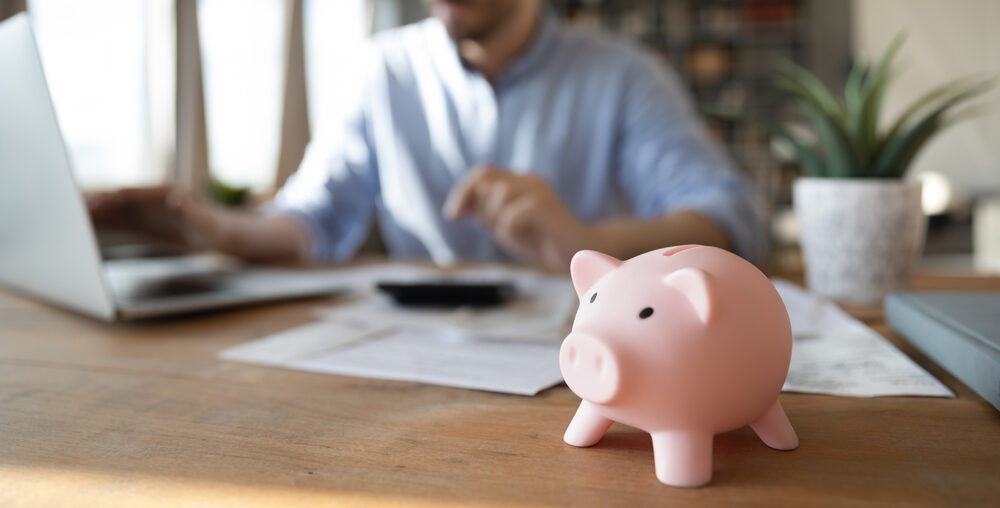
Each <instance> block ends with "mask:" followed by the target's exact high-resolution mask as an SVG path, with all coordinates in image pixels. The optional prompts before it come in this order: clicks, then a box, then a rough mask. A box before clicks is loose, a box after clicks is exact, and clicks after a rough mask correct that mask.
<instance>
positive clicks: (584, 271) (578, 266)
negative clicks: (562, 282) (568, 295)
mask: <svg viewBox="0 0 1000 508" xmlns="http://www.w3.org/2000/svg"><path fill="white" fill-rule="evenodd" d="M621 264H622V262H621V261H620V260H618V259H615V258H613V257H611V256H609V255H607V254H601V253H600V252H597V251H593V250H581V251H580V252H577V253H576V254H574V255H573V260H572V261H570V262H569V273H570V276H571V277H572V278H573V287H574V288H576V294H577V296H579V297H580V298H583V294H584V293H586V292H587V290H588V289H590V288H591V287H593V286H594V283H596V282H597V281H598V279H600V278H601V277H604V275H605V274H606V273H608V272H610V271H611V270H614V269H615V268H618V267H619V266H621Z"/></svg>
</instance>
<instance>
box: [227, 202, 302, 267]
mask: <svg viewBox="0 0 1000 508" xmlns="http://www.w3.org/2000/svg"><path fill="white" fill-rule="evenodd" d="M217 213H218V220H217V230H216V234H215V235H213V236H214V238H213V239H212V240H211V243H212V245H213V247H214V248H215V249H216V250H218V251H221V252H224V253H226V254H230V255H232V256H236V257H238V258H241V259H245V260H248V261H261V262H274V263H305V262H307V261H309V236H308V234H307V232H306V230H305V228H304V227H303V226H302V225H301V224H299V223H298V222H296V221H295V220H294V219H292V218H290V217H281V216H275V217H261V216H259V215H254V214H248V213H234V212H229V211H222V210H219V211H217Z"/></svg>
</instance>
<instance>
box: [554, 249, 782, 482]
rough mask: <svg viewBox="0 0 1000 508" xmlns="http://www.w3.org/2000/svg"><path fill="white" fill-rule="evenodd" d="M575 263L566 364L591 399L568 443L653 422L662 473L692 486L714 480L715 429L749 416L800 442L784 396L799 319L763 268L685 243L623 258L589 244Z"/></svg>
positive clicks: (570, 379) (754, 423)
mask: <svg viewBox="0 0 1000 508" xmlns="http://www.w3.org/2000/svg"><path fill="white" fill-rule="evenodd" d="M570 272H571V274H572V277H573V286H574V287H575V288H576V292H577V294H578V295H579V297H580V309H579V310H578V311H577V313H576V318H575V320H574V322H573V329H572V331H571V332H570V334H569V335H568V336H567V337H566V339H565V340H564V341H563V343H562V347H561V349H560V351H559V368H560V369H561V370H562V374H563V378H564V379H565V380H566V384H567V385H569V388H570V389H571V390H573V392H574V393H576V394H577V395H579V396H580V398H581V399H583V401H582V402H581V403H580V407H579V409H577V411H576V415H575V416H574V417H573V420H572V421H571V422H570V424H569V427H568V428H567V429H566V434H565V436H564V440H565V441H566V443H568V444H571V445H573V446H591V445H594V444H596V443H597V442H598V441H600V439H601V437H602V436H603V435H604V433H605V431H607V429H608V427H609V426H611V423H612V422H621V423H624V424H626V425H630V426H632V427H635V428H638V429H641V430H643V431H646V432H649V433H650V435H651V436H652V441H653V459H654V465H655V469H656V477H657V478H658V479H659V480H660V481H661V482H663V483H665V484H668V485H674V486H683V487H693V486H698V485H704V484H706V483H708V482H709V481H710V480H711V479H712V439H713V437H714V436H715V434H718V433H721V432H727V431H730V430H734V429H737V428H740V427H742V426H744V425H747V424H749V425H750V427H751V428H752V429H753V430H754V432H755V433H756V434H757V436H758V437H759V438H760V439H761V441H763V442H764V444H766V445H767V446H770V447H771V448H776V449H779V450H792V449H794V448H796V447H798V443H799V441H798V437H797V436H796V435H795V430H794V429H792V426H791V423H789V421H788V417H786V416H785V412H784V410H783V409H782V408H781V404H779V403H778V394H779V393H780V392H781V386H782V384H784V381H785V376H786V375H787V374H788V363H789V360H790V359H791V354H792V330H791V325H790V324H789V321H788V313H787V311H786V310H785V306H784V304H783V303H782V301H781V297H780V296H779V295H778V292H777V291H776V290H775V289H774V286H773V285H772V284H771V282H770V281H769V280H768V279H767V277H765V276H764V274H762V273H761V272H760V271H759V270H758V269H757V268H756V267H754V266H753V265H752V264H750V263H749V262H747V261H745V260H743V259H742V258H740V257H739V256H736V255H735V254H731V253H729V252H727V251H725V250H722V249H717V248H715V247H706V246H702V245H683V246H677V247H669V248H665V249H660V250H655V251H652V252H647V253H645V254H642V255H640V256H636V257H634V258H632V259H629V260H628V261H624V262H623V261H620V260H618V259H615V258H613V257H611V256H607V255H604V254H601V253H599V252H594V251H586V250H585V251H580V252H578V253H577V254H576V255H575V256H573V260H572V262H571V263H570Z"/></svg>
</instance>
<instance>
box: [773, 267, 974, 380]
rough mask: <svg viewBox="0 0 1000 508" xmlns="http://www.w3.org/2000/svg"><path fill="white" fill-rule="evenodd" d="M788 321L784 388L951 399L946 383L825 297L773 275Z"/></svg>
mask: <svg viewBox="0 0 1000 508" xmlns="http://www.w3.org/2000/svg"><path fill="white" fill-rule="evenodd" d="M772 282H774V286H775V287H776V288H777V289H778V293H780V294H781V298H782V300H784V302H785V307H786V308H787V309H788V316H789V318H790V319H791V322H792V335H793V336H794V345H793V347H792V363H791V366H790V367H789V370H788V378H787V379H786V380H785V386H784V390H785V391H790V392H806V393H824V394H831V395H851V396H856V397H875V396H883V395H923V396H930V397H954V396H955V395H954V394H953V393H951V390H949V389H948V388H947V387H945V386H944V385H943V384H941V382H940V381H938V380H937V379H935V378H934V377H933V376H931V375H930V374H928V373H927V371H925V370H924V369H922V368H921V367H920V366H919V365H917V364H916V363H914V362H913V360H911V359H910V358H909V357H908V356H906V355H905V354H903V352H902V351H900V350H898V349H896V347H895V346H893V345H892V344H891V343H890V342H889V341H888V340H886V339H885V338H884V337H882V336H881V335H879V334H878V332H876V331H875V330H872V329H871V328H869V327H868V326H866V325H865V324H864V323H862V322H860V321H858V320H856V319H854V318H852V317H851V316H850V315H848V314H847V312H845V311H843V310H842V309H841V308H840V307H837V306H836V305H835V304H833V303H832V302H830V301H829V300H826V299H825V298H823V297H821V296H819V295H817V294H815V293H811V292H809V291H806V290H805V289H803V288H801V287H799V286H796V285H795V284H792V283H790V282H788V281H784V280H780V279H774V280H772Z"/></svg>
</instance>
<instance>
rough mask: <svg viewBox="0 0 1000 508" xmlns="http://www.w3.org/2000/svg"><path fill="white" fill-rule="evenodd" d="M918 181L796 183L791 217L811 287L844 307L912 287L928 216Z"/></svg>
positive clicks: (814, 180)
mask: <svg viewBox="0 0 1000 508" xmlns="http://www.w3.org/2000/svg"><path fill="white" fill-rule="evenodd" d="M920 190H921V185H920V182H908V181H903V180H895V179H893V180H890V179H867V178H857V179H853V178H848V179H844V178H800V179H799V180H797V181H796V182H795V187H794V200H795V215H796V217H798V221H799V229H800V231H801V243H802V253H803V256H804V258H805V265H806V282H807V284H808V285H809V288H810V289H812V290H814V291H816V292H818V293H821V294H824V295H826V296H828V297H830V298H833V299H834V300H837V301H840V302H844V303H856V304H869V303H875V302H879V301H881V300H882V298H883V297H884V296H885V295H886V294H887V293H889V292H890V291H894V290H897V289H903V288H906V287H907V286H908V285H909V283H910V278H911V276H912V274H913V268H914V266H916V264H917V260H918V258H919V256H920V253H921V251H922V250H923V245H924V235H925V231H926V223H927V219H926V217H925V216H924V214H923V211H922V210H921V207H920Z"/></svg>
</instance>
